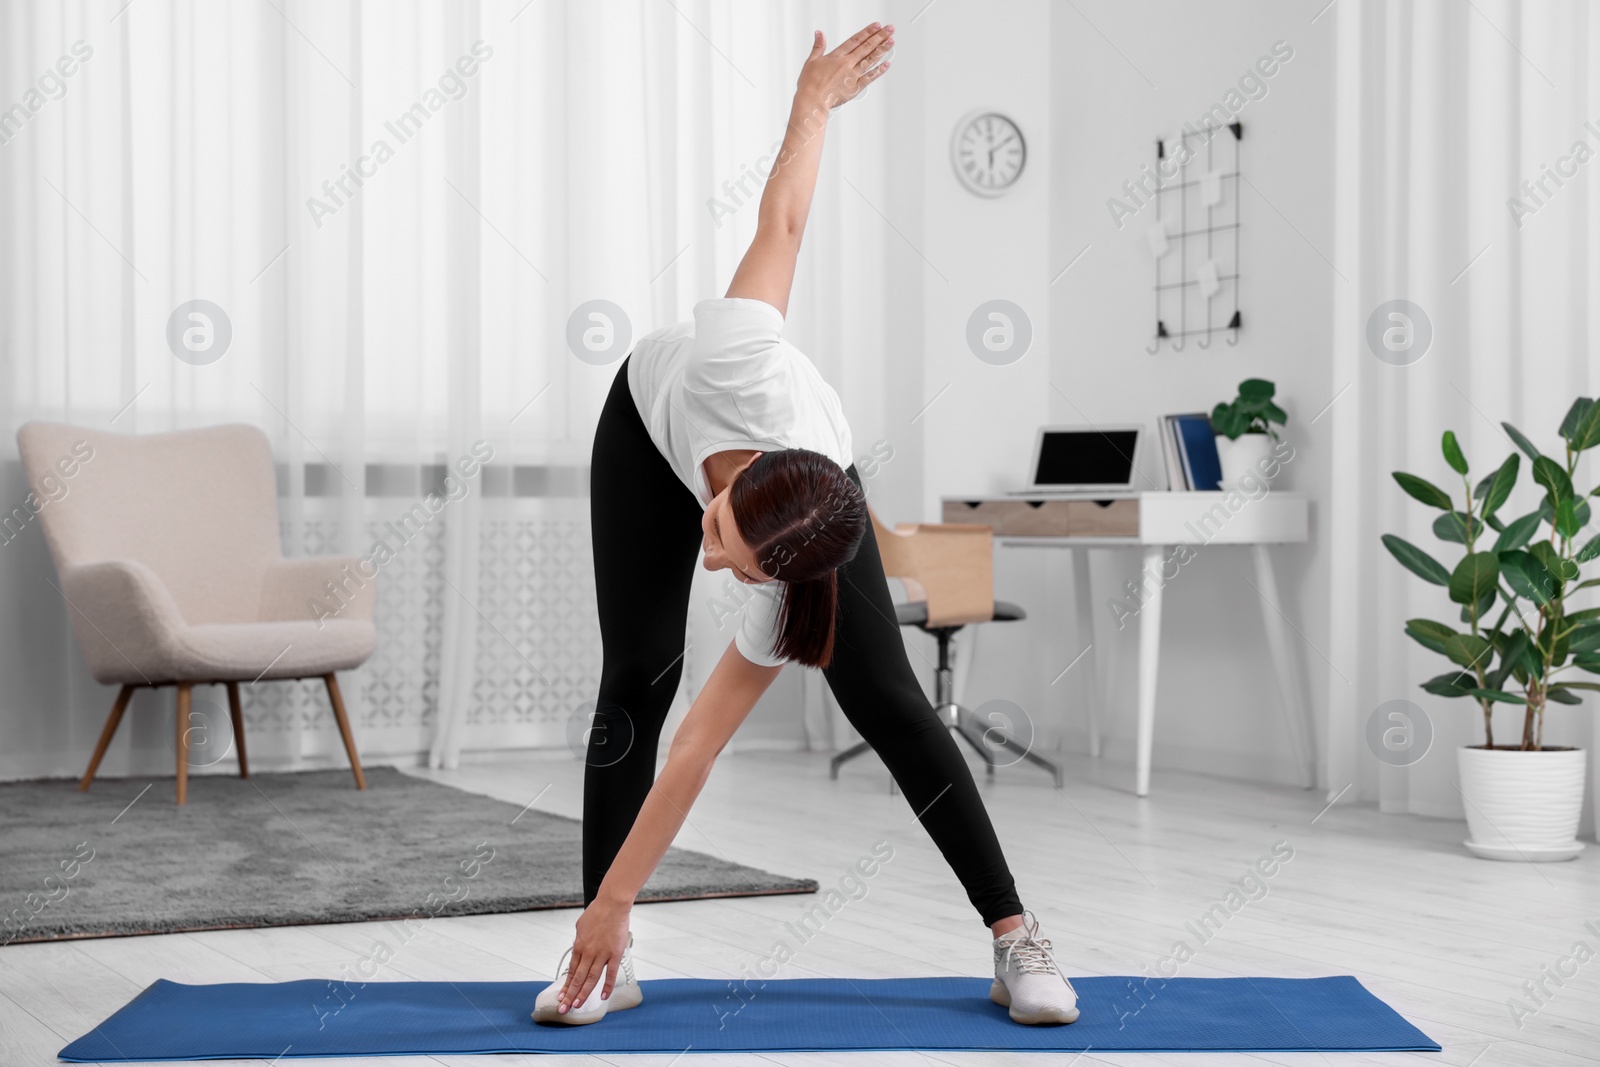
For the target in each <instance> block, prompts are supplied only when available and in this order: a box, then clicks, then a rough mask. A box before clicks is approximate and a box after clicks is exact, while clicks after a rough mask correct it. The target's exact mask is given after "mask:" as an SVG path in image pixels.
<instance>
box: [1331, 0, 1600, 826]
mask: <svg viewBox="0 0 1600 1067" xmlns="http://www.w3.org/2000/svg"><path fill="white" fill-rule="evenodd" d="M1332 14H1334V16H1335V17H1336V18H1337V20H1338V50H1339V60H1338V71H1337V79H1338V84H1337V128H1336V129H1335V130H1334V131H1333V136H1335V138H1336V143H1337V151H1336V153H1335V160H1336V166H1337V168H1338V173H1337V177H1336V189H1337V193H1336V197H1337V203H1336V205H1335V207H1336V226H1335V230H1336V236H1337V241H1338V246H1337V249H1336V254H1335V256H1334V259H1335V262H1336V263H1337V264H1338V265H1339V270H1340V273H1341V274H1342V275H1343V277H1342V278H1335V280H1334V282H1333V286H1334V300H1335V314H1334V321H1335V329H1336V334H1335V339H1334V366H1333V380H1332V382H1331V385H1332V388H1333V391H1334V392H1339V391H1341V390H1345V392H1344V393H1343V395H1341V396H1340V397H1339V399H1337V400H1336V401H1335V402H1334V404H1333V406H1332V407H1331V408H1330V409H1329V412H1328V415H1329V418H1330V419H1331V420H1332V421H1333V423H1334V428H1333V436H1334V471H1333V490H1332V494H1331V496H1330V499H1329V500H1328V501H1327V504H1326V507H1327V515H1328V518H1329V529H1330V533H1331V539H1332V545H1331V551H1332V554H1333V555H1332V560H1333V562H1332V580H1331V590H1332V592H1331V603H1330V611H1331V613H1332V622H1333V625H1332V627H1331V632H1332V634H1333V641H1332V644H1331V647H1330V648H1329V650H1328V657H1327V658H1328V660H1329V662H1330V663H1331V664H1332V665H1333V667H1334V668H1335V670H1332V671H1330V672H1329V682H1328V687H1329V691H1330V708H1331V715H1330V734H1329V738H1328V741H1329V748H1328V751H1329V753H1330V781H1329V785H1330V792H1338V791H1340V790H1342V789H1343V788H1344V787H1345V786H1346V785H1347V784H1350V783H1354V784H1355V786H1356V791H1355V792H1354V793H1353V794H1352V795H1351V799H1354V798H1355V797H1358V796H1362V795H1365V796H1366V797H1367V798H1369V799H1370V798H1374V797H1376V798H1377V799H1379V800H1380V802H1381V804H1382V806H1383V807H1384V808H1385V809H1386V810H1391V811H1408V812H1416V813H1421V814H1431V815H1441V816H1448V817H1454V818H1459V817H1460V816H1461V800H1460V796H1459V794H1458V793H1457V791H1456V789H1455V785H1454V783H1455V781H1456V755H1455V749H1456V748H1457V747H1458V746H1460V745H1463V744H1480V743H1481V742H1482V736H1481V735H1482V716H1481V714H1480V713H1479V712H1478V710H1477V708H1476V705H1473V704H1470V703H1468V702H1465V701H1449V700H1443V699H1440V698H1436V697H1432V696H1429V695H1428V694H1426V693H1423V692H1422V691H1421V690H1419V689H1418V688H1417V684H1418V683H1419V682H1421V681H1423V680H1425V679H1427V678H1430V677H1432V676H1433V675H1435V674H1439V673H1443V672H1444V670H1445V669H1446V667H1445V666H1443V665H1442V664H1443V661H1442V659H1441V658H1440V657H1438V656H1436V655H1434V654H1432V653H1430V652H1428V651H1426V650H1424V649H1422V648H1421V647H1420V646H1418V645H1416V644H1415V643H1414V642H1412V641H1411V640H1410V639H1409V638H1407V637H1406V636H1404V634H1403V631H1402V627H1403V624H1404V620H1405V619H1407V618H1414V617H1419V616H1420V617H1426V618H1434V619H1439V620H1440V621H1445V622H1450V621H1452V620H1453V616H1454V614H1455V609H1454V608H1453V606H1452V605H1450V604H1449V603H1448V602H1447V600H1446V598H1445V596H1444V594H1443V591H1442V590H1440V589H1438V588H1437V587H1435V586H1429V585H1425V584H1424V583H1422V582H1420V581H1417V580H1415V579H1413V578H1412V577H1411V576H1410V575H1408V574H1406V573H1405V572H1404V571H1402V570H1401V568H1400V567H1399V565H1398V564H1396V563H1395V562H1394V560H1393V559H1392V558H1390V556H1389V554H1388V552H1387V551H1385V550H1384V548H1383V547H1382V546H1381V544H1380V543H1379V540H1378V538H1379V535H1380V534H1382V533H1395V534H1398V535H1400V536H1402V537H1404V538H1406V539H1407V540H1409V541H1412V542H1413V543H1415V544H1417V545H1419V546H1429V545H1431V546H1437V551H1438V552H1439V553H1440V557H1441V558H1448V559H1450V560H1454V559H1455V558H1456V556H1455V554H1454V553H1452V552H1450V551H1449V548H1450V547H1451V546H1444V545H1442V544H1441V543H1440V542H1439V541H1438V540H1437V539H1436V538H1435V537H1434V535H1433V533H1432V531H1431V529H1430V528H1429V525H1428V524H1429V523H1430V522H1431V520H1432V517H1433V514H1431V513H1429V509H1427V508H1424V507H1422V506H1421V505H1418V504H1416V503H1415V502H1413V501H1412V500H1411V499H1410V498H1409V497H1407V496H1405V495H1404V494H1403V493H1402V492H1401V491H1400V490H1399V488H1398V487H1397V486H1396V485H1395V483H1394V482H1393V480H1392V479H1391V478H1390V472H1391V471H1394V470H1405V471H1410V472H1413V473H1416V474H1419V475H1421V476H1423V477H1426V478H1428V479H1430V480H1432V481H1434V482H1435V483H1436V484H1439V485H1441V486H1444V485H1459V480H1458V479H1456V478H1455V476H1454V475H1453V474H1451V473H1450V472H1449V470H1448V468H1447V467H1446V466H1445V465H1444V461H1443V459H1442V458H1441V456H1440V453H1439V439H1440V436H1441V434H1442V433H1443V431H1444V430H1446V429H1453V430H1454V431H1455V432H1456V434H1457V436H1458V437H1459V438H1460V439H1461V441H1462V444H1463V448H1464V449H1465V451H1466V453H1467V456H1468V458H1469V460H1470V461H1471V463H1472V465H1473V469H1474V480H1476V478H1477V477H1481V476H1482V474H1483V473H1486V472H1487V471H1488V470H1489V469H1490V468H1492V467H1493V466H1495V465H1498V464H1499V463H1500V462H1501V461H1502V460H1503V459H1504V458H1505V456H1506V455H1507V454H1508V453H1510V452H1511V451H1513V446H1512V445H1511V443H1510V441H1509V440H1508V439H1507V437H1506V436H1505V435H1504V433H1503V432H1502V431H1501V430H1500V423H1501V422H1502V421H1508V422H1510V423H1512V424H1513V425H1515V426H1517V427H1518V428H1519V429H1521V430H1522V431H1523V432H1525V433H1527V434H1528V435H1529V436H1530V437H1532V438H1533V439H1534V441H1535V443H1537V444H1539V445H1540V446H1541V447H1547V448H1555V447H1557V445H1556V442H1557V437H1556V428H1557V426H1558V425H1559V423H1560V421H1561V418H1562V416H1563V414H1564V413H1565V412H1566V410H1567V408H1568V407H1569V406H1570V404H1571V403H1572V400H1573V399H1574V398H1575V397H1577V396H1580V395H1583V396H1591V397H1592V396H1594V395H1595V392H1596V390H1597V389H1600V368H1597V364H1596V357H1595V340H1596V338H1595V330H1596V326H1597V324H1600V198H1597V192H1600V133H1597V132H1596V127H1595V125H1594V123H1593V120H1594V119H1595V118H1596V116H1600V11H1597V10H1596V9H1595V8H1594V7H1593V6H1592V5H1591V4H1588V3H1584V2H1582V0H1540V2H1538V3H1531V2H1530V3H1515V2H1508V0H1476V2H1475V3H1472V4H1460V3H1455V2H1453V0H1432V2H1417V3H1387V2H1383V0H1340V2H1339V4H1338V5H1337V6H1336V7H1335V8H1334V11H1333V13H1332ZM1580 142H1581V143H1583V144H1584V145H1586V146H1587V148H1586V151H1585V153H1583V159H1582V161H1578V160H1575V159H1574V156H1575V155H1578V154H1580V153H1578V152H1577V145H1578V144H1579V143H1580ZM1563 160H1565V162H1563ZM1557 169H1559V170H1560V172H1561V175H1560V180H1559V182H1558V181H1555V180H1551V179H1549V178H1547V177H1546V175H1547V173H1548V171H1550V170H1557ZM1574 172H1575V173H1574ZM1525 181H1529V182H1532V183H1540V182H1541V181H1542V183H1543V189H1542V191H1536V193H1535V194H1533V195H1530V194H1529V192H1528V191H1527V189H1526V188H1525V187H1524V186H1523V183H1524V182H1525ZM1534 188H1535V189H1536V190H1538V185H1537V184H1535V185H1534ZM1513 198H1515V200H1517V201H1520V202H1521V203H1522V204H1523V205H1524V206H1525V207H1526V208H1530V209H1532V211H1531V213H1525V212H1524V211H1523V210H1521V209H1519V208H1515V206H1514V205H1513V204H1512V200H1513ZM1397 299H1404V300H1409V301H1411V302H1413V303H1414V304H1415V305H1416V306H1417V307H1419V308H1421V309H1422V311H1423V312H1424V313H1425V314H1426V316H1427V318H1428V320H1429V321H1430V322H1431V325H1432V332H1433V337H1432V343H1431V346H1430V347H1429V348H1428V350H1427V351H1426V353H1425V354H1424V355H1423V356H1422V358H1421V359H1420V360H1418V361H1416V362H1413V363H1411V364H1409V365H1404V366H1397V365H1391V364H1389V363H1385V362H1381V361H1380V360H1379V359H1378V358H1377V357H1376V356H1375V355H1374V354H1373V352H1372V350H1371V349H1370V348H1369V346H1368V343H1367V340H1366V330H1367V322H1368V318H1369V316H1370V315H1371V314H1372V313H1373V311H1374V310H1375V309H1377V308H1378V307H1379V305H1381V304H1383V303H1384V302H1386V301H1390V300H1397ZM1347 387H1348V388H1347ZM1580 471H1581V472H1582V480H1583V483H1584V484H1585V485H1588V484H1591V483H1592V482H1593V481H1594V480H1595V478H1596V477H1597V476H1600V465H1597V461H1596V460H1595V459H1594V458H1592V456H1591V458H1588V459H1586V460H1585V461H1584V464H1583V466H1582V467H1580ZM1522 481H1523V483H1524V484H1523V486H1522V488H1520V489H1519V491H1518V495H1517V496H1515V497H1513V499H1512V502H1511V504H1510V505H1508V507H1507V509H1506V512H1505V513H1506V514H1509V515H1520V514H1524V513H1525V512H1527V511H1529V510H1532V509H1533V507H1535V506H1536V504H1537V500H1536V497H1535V494H1534V493H1533V492H1531V491H1530V487H1529V484H1528V476H1527V465H1526V463H1525V462H1524V464H1523V478H1522ZM1432 550H1434V549H1430V551H1432ZM1396 698H1404V699H1408V700H1412V701H1414V702H1416V703H1417V704H1418V705H1420V706H1421V707H1422V708H1423V709H1424V711H1425V712H1426V714H1427V716H1428V718H1429V720H1431V723H1432V727H1433V731H1434V741H1433V750H1432V752H1430V753H1429V755H1428V756H1427V757H1426V758H1424V759H1423V760H1422V761H1421V762H1420V763H1417V764H1415V765H1414V766H1411V767H1409V768H1405V769H1401V768H1394V767H1387V766H1385V765H1383V764H1381V763H1380V762H1379V761H1378V760H1376V759H1374V758H1373V756H1372V753H1371V752H1369V751H1368V747H1367V743H1366V741H1365V734H1364V731H1365V727H1366V724H1367V719H1368V716H1369V715H1370V714H1371V713H1372V711H1373V710H1374V709H1375V708H1377V707H1378V706H1379V705H1380V704H1382V703H1383V702H1385V701H1388V700H1391V699H1396ZM1586 703H1588V704H1589V706H1585V707H1582V708H1576V707H1574V708H1569V707H1564V706H1560V705H1552V706H1551V710H1550V711H1549V712H1548V713H1547V718H1546V727H1545V730H1546V733H1545V739H1546V743H1547V744H1581V745H1584V746H1586V747H1590V748H1591V749H1592V747H1593V742H1592V739H1593V734H1592V732H1591V721H1592V716H1593V714H1594V712H1593V707H1592V702H1586ZM1519 729H1520V715H1518V714H1517V713H1516V710H1515V709H1509V708H1508V709H1506V710H1503V711H1501V712H1500V713H1499V714H1498V716H1497V719H1496V723H1495V730H1496V735H1497V739H1500V738H1503V737H1506V736H1516V735H1517V733H1518V731H1519ZM1592 775H1593V770H1592V769H1591V777H1592Z"/></svg>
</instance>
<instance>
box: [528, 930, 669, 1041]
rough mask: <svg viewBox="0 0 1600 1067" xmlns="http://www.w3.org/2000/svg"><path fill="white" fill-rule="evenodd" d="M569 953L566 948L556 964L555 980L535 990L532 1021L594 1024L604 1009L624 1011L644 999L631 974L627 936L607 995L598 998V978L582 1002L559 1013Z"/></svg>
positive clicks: (630, 947) (630, 943)
mask: <svg viewBox="0 0 1600 1067" xmlns="http://www.w3.org/2000/svg"><path fill="white" fill-rule="evenodd" d="M571 955H572V950H571V949H570V948H569V949H567V951H566V952H565V953H564V954H563V955H562V957H561V962H560V963H558V964H556V980H555V981H554V982H551V983H550V984H549V985H547V986H545V987H544V988H543V989H542V990H540V991H539V995H538V997H536V998H535V999H534V1002H533V1021H534V1022H536V1023H561V1024H563V1025H566V1026H587V1025H588V1024H589V1023H597V1022H599V1021H600V1020H601V1019H604V1018H605V1017H606V1013H607V1012H612V1011H626V1010H627V1009H629V1008H637V1007H638V1006H639V1004H640V1002H641V1001H643V1000H644V993H643V992H642V991H641V990H640V989H639V983H638V981H637V980H636V979H635V978H634V976H633V935H632V934H629V935H628V947H627V948H626V949H624V950H623V952H622V966H621V967H620V968H619V971H620V972H621V973H620V974H618V976H617V982H616V985H615V986H613V987H612V989H611V996H610V997H607V998H606V999H604V1000H602V999H601V997H600V992H601V990H603V989H604V988H605V984H606V983H605V979H604V978H603V977H602V978H601V979H600V981H599V982H596V983H595V987H594V988H593V989H591V990H590V991H589V996H588V998H587V999H585V1000H584V1002H583V1003H582V1004H575V1005H573V1006H572V1007H571V1008H570V1009H568V1010H567V1012H566V1014H562V1012H561V988H562V986H564V985H565V984H566V980H567V958H568V957H569V956H571Z"/></svg>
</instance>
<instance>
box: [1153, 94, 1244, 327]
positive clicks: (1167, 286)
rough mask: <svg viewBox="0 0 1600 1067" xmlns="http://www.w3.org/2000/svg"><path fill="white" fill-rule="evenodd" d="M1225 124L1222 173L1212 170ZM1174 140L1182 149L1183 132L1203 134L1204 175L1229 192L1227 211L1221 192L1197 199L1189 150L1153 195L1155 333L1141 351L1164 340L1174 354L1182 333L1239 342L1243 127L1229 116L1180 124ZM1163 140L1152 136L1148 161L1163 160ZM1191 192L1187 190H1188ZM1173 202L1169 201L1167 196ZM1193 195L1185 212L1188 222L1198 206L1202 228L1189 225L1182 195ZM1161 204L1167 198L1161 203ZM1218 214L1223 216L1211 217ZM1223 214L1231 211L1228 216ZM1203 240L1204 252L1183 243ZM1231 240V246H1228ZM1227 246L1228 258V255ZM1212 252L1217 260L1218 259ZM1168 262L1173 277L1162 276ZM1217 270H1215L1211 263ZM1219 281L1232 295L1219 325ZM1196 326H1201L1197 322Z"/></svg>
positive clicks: (1194, 159) (1196, 161) (1198, 181)
mask: <svg viewBox="0 0 1600 1067" xmlns="http://www.w3.org/2000/svg"><path fill="white" fill-rule="evenodd" d="M1223 130H1227V131H1228V132H1230V133H1231V134H1232V135H1233V136H1232V137H1230V138H1222V140H1224V141H1225V142H1227V143H1231V144H1232V146H1233V161H1232V162H1233V167H1232V169H1231V170H1229V171H1226V172H1224V173H1222V174H1216V156H1217V155H1218V154H1219V153H1218V152H1217V149H1216V142H1217V140H1218V136H1217V135H1219V134H1221V133H1222V131H1223ZM1178 136H1179V139H1180V141H1181V143H1182V144H1183V145H1184V146H1185V147H1187V146H1188V143H1189V141H1190V139H1191V138H1198V137H1204V138H1205V152H1204V156H1205V158H1204V161H1203V166H1204V173H1205V174H1211V175H1216V180H1217V181H1219V182H1225V181H1231V182H1232V183H1233V196H1232V198H1231V211H1230V210H1229V208H1230V203H1229V200H1230V198H1229V197H1227V196H1226V195H1225V194H1224V195H1222V196H1221V197H1220V199H1219V200H1218V201H1217V202H1216V203H1205V202H1204V198H1203V196H1202V195H1201V194H1200V186H1201V185H1202V183H1203V181H1204V180H1205V179H1204V178H1203V177H1196V178H1193V179H1191V178H1190V174H1191V173H1192V172H1193V171H1194V170H1196V169H1198V168H1199V166H1200V165H1201V163H1202V161H1201V159H1200V158H1199V157H1200V153H1198V152H1189V153H1188V158H1187V160H1185V161H1184V162H1182V163H1181V164H1180V165H1179V167H1178V174H1177V175H1176V177H1177V178H1178V180H1177V181H1173V182H1167V183H1165V184H1163V185H1162V186H1161V187H1160V188H1159V189H1158V190H1157V191H1156V193H1155V202H1156V221H1155V225H1154V226H1153V227H1152V230H1155V229H1157V228H1159V229H1160V231H1161V233H1160V237H1159V238H1158V237H1157V236H1156V235H1155V234H1154V233H1152V234H1148V235H1147V236H1148V237H1149V239H1150V241H1151V243H1152V249H1151V250H1152V252H1156V248H1155V247H1154V246H1155V245H1156V244H1158V243H1159V244H1160V245H1161V246H1162V249H1163V250H1162V251H1160V252H1156V256H1155V259H1156V284H1155V297H1156V332H1155V338H1154V340H1153V341H1152V342H1151V344H1150V345H1149V346H1148V347H1147V348H1146V349H1145V352H1147V353H1149V354H1150V355H1154V354H1155V353H1157V352H1159V351H1160V350H1161V344H1162V342H1163V341H1165V342H1166V343H1167V344H1169V345H1170V346H1171V348H1172V351H1174V352H1182V351H1183V350H1184V348H1185V347H1186V346H1187V344H1188V339H1189V338H1190V337H1195V338H1198V340H1197V341H1196V342H1195V344H1196V345H1197V346H1198V347H1200V348H1203V349H1204V348H1210V347H1211V345H1212V339H1211V335H1212V334H1214V333H1217V332H1218V331H1226V332H1225V335H1224V340H1226V341H1227V342H1228V344H1230V345H1237V344H1238V343H1239V328H1240V325H1241V319H1240V314H1239V184H1240V181H1241V178H1240V174H1239V145H1240V142H1241V141H1243V140H1244V128H1243V126H1242V125H1241V124H1240V123H1237V122H1232V123H1229V124H1228V125H1227V126H1208V127H1206V128H1205V129H1203V130H1190V129H1186V130H1184V131H1183V132H1181V133H1180V134H1179V135H1178ZM1166 144H1167V143H1166V142H1165V141H1157V142H1156V159H1157V160H1158V161H1160V160H1162V159H1164V158H1165V155H1166ZM1191 190H1194V192H1191ZM1174 199H1175V200H1176V201H1177V203H1176V204H1175V205H1174V204H1171V203H1170V201H1171V200H1174ZM1191 199H1193V200H1195V201H1196V203H1195V205H1194V208H1193V213H1194V217H1195V221H1196V222H1197V223H1198V222H1199V213H1200V211H1201V210H1203V211H1204V212H1205V226H1204V227H1202V228H1197V229H1194V230H1191V229H1189V219H1190V214H1191V208H1190V200H1191ZM1164 202H1167V203H1165V204H1164ZM1219 215H1221V216H1222V218H1223V219H1225V220H1226V221H1219V219H1218V216H1219ZM1230 216H1231V217H1230ZM1173 224H1176V226H1177V232H1176V233H1175V234H1171V235H1170V239H1171V240H1170V243H1171V244H1172V245H1175V246H1176V247H1175V248H1172V247H1167V244H1168V242H1167V237H1168V233H1167V231H1168V229H1169V228H1170V227H1171V226H1172V225H1173ZM1228 231H1232V233H1233V240H1232V242H1229V241H1227V240H1226V239H1225V238H1219V237H1218V236H1217V235H1218V234H1225V233H1227V232H1228ZM1201 238H1204V240H1205V250H1204V253H1202V252H1201V251H1200V249H1199V248H1198V247H1195V248H1193V249H1191V247H1190V242H1196V243H1197V244H1198V242H1199V240H1200V239H1201ZM1230 243H1231V245H1232V247H1231V249H1230V248H1229V245H1230ZM1230 252H1231V260H1229V258H1228V257H1229V254H1230ZM1174 255H1175V256H1176V257H1177V261H1176V263H1175V264H1172V265H1171V266H1169V267H1168V268H1167V270H1166V271H1163V268H1162V264H1163V263H1164V262H1166V261H1168V260H1170V259H1172V258H1173V256H1174ZM1219 256H1220V257H1221V260H1220V262H1219ZM1206 264H1211V268H1210V269H1211V270H1214V271H1215V277H1214V281H1215V283H1216V285H1217V290H1216V291H1213V292H1212V293H1211V294H1209V295H1205V294H1203V293H1202V288H1203V287H1202V284H1201V282H1202V278H1201V276H1200V272H1201V271H1202V270H1203V269H1205V265H1206ZM1173 267H1175V268H1176V278H1175V280H1166V279H1167V276H1168V275H1170V274H1171V273H1172V268H1173ZM1219 267H1220V268H1222V269H1218V268H1219ZM1224 286H1226V287H1227V288H1228V289H1230V290H1231V291H1232V294H1233V313H1232V315H1230V316H1228V318H1227V321H1226V322H1225V323H1221V322H1219V321H1218V320H1219V319H1220V318H1221V315H1220V314H1219V313H1218V311H1217V309H1216V307H1215V306H1214V305H1216V304H1217V303H1218V299H1217V298H1221V297H1224V294H1223V293H1222V292H1221V289H1222V288H1223V287H1224ZM1226 306H1227V304H1226V300H1225V298H1224V299H1223V300H1222V307H1223V309H1224V311H1223V314H1225V313H1226V310H1225V309H1226ZM1202 321H1203V322H1204V324H1205V325H1204V326H1201V322H1202Z"/></svg>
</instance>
